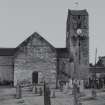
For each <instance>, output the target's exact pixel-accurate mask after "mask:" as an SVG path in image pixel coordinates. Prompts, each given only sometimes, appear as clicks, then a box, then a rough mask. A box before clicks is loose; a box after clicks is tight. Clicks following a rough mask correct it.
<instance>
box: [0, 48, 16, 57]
mask: <svg viewBox="0 0 105 105" xmlns="http://www.w3.org/2000/svg"><path fill="white" fill-rule="evenodd" d="M14 51H15V48H0V56H13V54H14Z"/></svg>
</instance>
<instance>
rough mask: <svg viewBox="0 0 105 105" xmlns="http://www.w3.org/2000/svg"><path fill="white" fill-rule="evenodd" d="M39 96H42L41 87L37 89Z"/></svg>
mask: <svg viewBox="0 0 105 105" xmlns="http://www.w3.org/2000/svg"><path fill="white" fill-rule="evenodd" d="M39 94H40V96H42V94H43V91H42V88H41V87H40V88H39Z"/></svg>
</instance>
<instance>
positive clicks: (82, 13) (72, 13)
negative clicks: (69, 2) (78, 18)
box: [68, 9, 88, 15]
mask: <svg viewBox="0 0 105 105" xmlns="http://www.w3.org/2000/svg"><path fill="white" fill-rule="evenodd" d="M68 14H71V15H88V12H87V10H86V9H84V10H70V9H68Z"/></svg>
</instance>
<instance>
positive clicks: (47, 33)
mask: <svg viewBox="0 0 105 105" xmlns="http://www.w3.org/2000/svg"><path fill="white" fill-rule="evenodd" d="M75 2H79V6H78V7H76V6H75ZM68 8H69V9H77V8H78V9H87V11H88V12H89V26H90V27H89V36H90V50H89V52H90V61H91V62H94V57H95V48H97V49H98V56H103V55H104V56H105V35H104V33H105V0H0V47H16V46H17V45H19V44H20V43H21V42H22V41H23V40H24V39H26V38H27V37H28V36H30V35H31V34H32V33H33V32H35V31H36V32H38V33H39V34H40V35H42V36H43V37H44V38H45V39H47V40H48V41H49V42H50V43H51V44H52V45H53V46H55V47H65V40H66V19H67V12H68Z"/></svg>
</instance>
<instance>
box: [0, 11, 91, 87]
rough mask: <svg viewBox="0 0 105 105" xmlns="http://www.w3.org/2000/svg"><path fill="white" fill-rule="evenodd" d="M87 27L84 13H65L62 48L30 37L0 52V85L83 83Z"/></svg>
mask: <svg viewBox="0 0 105 105" xmlns="http://www.w3.org/2000/svg"><path fill="white" fill-rule="evenodd" d="M88 29H89V26H88V12H87V11H86V10H68V17H67V23H66V47H65V48H55V47H54V46H53V45H51V44H50V43H49V42H48V41H47V40H45V39H44V38H43V37H42V36H41V35H39V34H38V33H36V32H35V33H33V34H32V35H31V36H29V37H28V38H27V39H26V40H24V41H23V42H22V43H21V44H20V45H18V46H17V47H16V48H0V81H4V80H5V81H12V82H13V84H14V85H16V84H17V81H20V82H21V83H34V82H35V83H41V82H43V81H44V80H45V81H46V82H48V83H49V84H50V85H53V86H56V85H57V84H58V82H59V81H61V80H62V81H68V79H69V78H73V77H74V76H76V78H79V79H86V78H87V75H88V66H89V35H88V34H89V30H88ZM74 74H75V75H74Z"/></svg>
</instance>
